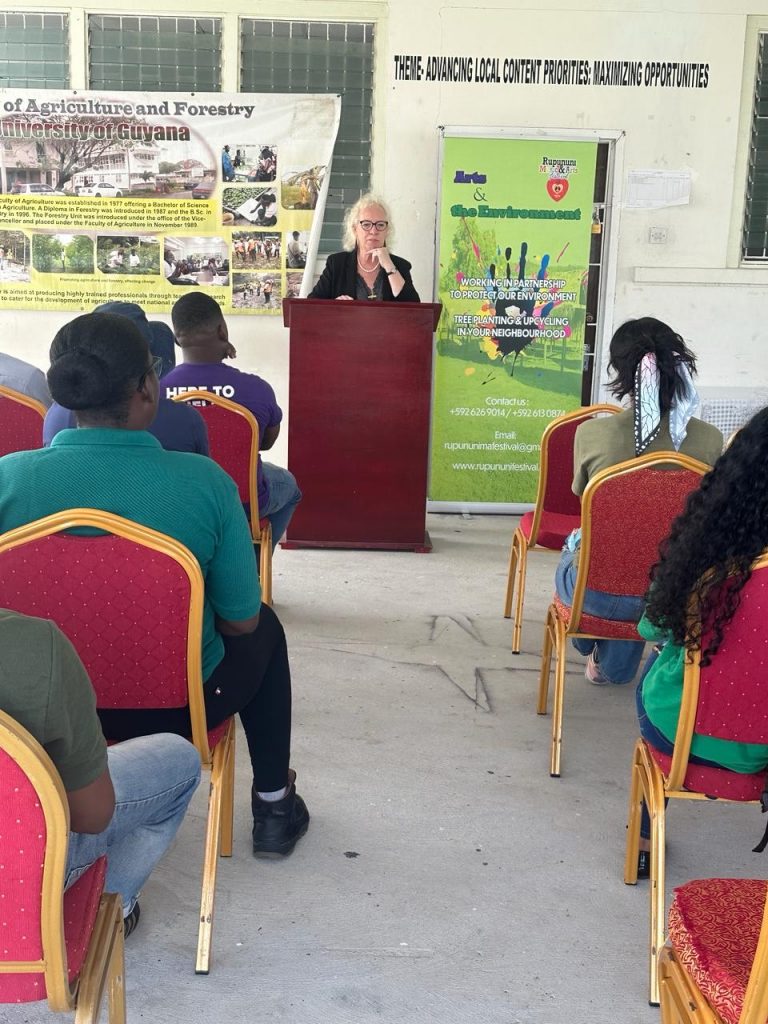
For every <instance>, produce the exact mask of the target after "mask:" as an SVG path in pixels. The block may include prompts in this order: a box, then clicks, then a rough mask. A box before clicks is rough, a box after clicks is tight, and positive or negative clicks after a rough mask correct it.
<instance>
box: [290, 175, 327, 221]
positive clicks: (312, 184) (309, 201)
mask: <svg viewBox="0 0 768 1024" xmlns="http://www.w3.org/2000/svg"><path fill="white" fill-rule="evenodd" d="M325 171H326V168H325V167H322V166H320V165H318V166H317V167H305V168H301V169H299V170H291V171H288V172H286V173H284V174H283V177H282V183H281V187H280V195H281V201H282V204H283V209H285V210H314V208H315V207H316V206H317V200H318V197H319V195H320V187H321V185H322V184H323V178H324V177H325Z"/></svg>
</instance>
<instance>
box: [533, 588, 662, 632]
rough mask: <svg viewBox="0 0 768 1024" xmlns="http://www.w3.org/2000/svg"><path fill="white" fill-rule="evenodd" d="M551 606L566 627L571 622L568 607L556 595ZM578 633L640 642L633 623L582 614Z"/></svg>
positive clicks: (569, 608) (635, 625)
mask: <svg viewBox="0 0 768 1024" xmlns="http://www.w3.org/2000/svg"><path fill="white" fill-rule="evenodd" d="M552 604H553V605H554V606H555V609H556V610H557V617H558V618H559V619H560V620H561V621H562V622H565V623H566V625H567V624H568V623H569V622H570V621H571V607H570V605H567V604H564V603H563V602H562V601H561V600H560V598H559V597H558V596H557V594H555V596H554V597H553V598H552ZM578 632H579V633H586V634H587V635H588V636H596V637H600V639H601V640H642V637H641V636H640V634H639V633H638V632H637V624H636V623H634V622H614V621H613V619H600V618H598V617H597V616H596V615H585V614H584V613H583V612H582V615H581V621H580V622H579V629H578Z"/></svg>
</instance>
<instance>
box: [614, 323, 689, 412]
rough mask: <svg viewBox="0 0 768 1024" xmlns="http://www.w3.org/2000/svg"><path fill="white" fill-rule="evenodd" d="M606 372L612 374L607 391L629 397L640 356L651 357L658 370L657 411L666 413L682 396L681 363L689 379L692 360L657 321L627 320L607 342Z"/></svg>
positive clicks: (681, 343) (675, 336) (676, 338)
mask: <svg viewBox="0 0 768 1024" xmlns="http://www.w3.org/2000/svg"><path fill="white" fill-rule="evenodd" d="M609 352H610V361H609V363H608V369H609V370H612V371H613V373H614V377H613V380H612V381H611V382H610V384H609V385H608V390H609V391H610V392H611V394H612V395H614V396H615V397H616V398H618V399H622V398H624V397H625V396H626V395H631V394H632V392H633V391H634V387H635V371H636V370H637V367H638V366H639V365H640V362H641V361H642V359H643V356H646V355H648V354H649V353H651V352H652V353H653V354H654V355H655V356H656V366H657V367H658V370H659V408H660V411H661V414H662V415H664V413H666V412H669V409H670V406H671V405H672V401H673V399H674V398H675V397H679V396H680V395H682V394H683V393H684V392H685V381H684V379H683V377H682V376H681V375H680V373H679V371H678V367H679V366H680V364H681V363H682V364H683V365H685V366H687V367H688V370H689V371H690V373H691V376H693V375H694V374H695V373H696V357H695V356H694V354H693V352H691V350H690V349H689V348H688V346H687V345H686V344H685V342H684V341H683V339H682V338H681V337H680V335H679V334H676V333H675V331H673V330H672V328H671V327H670V326H669V325H668V324H665V323H664V322H663V321H661V320H657V319H656V318H655V317H652V316H643V317H640V318H639V319H637V320H627V322H626V323H624V324H622V325H621V327H619V329H618V330H617V331H616V333H615V334H614V336H613V337H612V338H611V345H610V349H609Z"/></svg>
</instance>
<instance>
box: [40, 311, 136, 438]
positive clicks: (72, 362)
mask: <svg viewBox="0 0 768 1024" xmlns="http://www.w3.org/2000/svg"><path fill="white" fill-rule="evenodd" d="M50 358H51V366H50V369H49V370H48V387H49V389H50V392H51V396H52V397H53V399H54V401H56V402H58V403H59V405H61V406H63V407H64V408H65V409H74V410H75V411H77V412H84V413H86V414H87V418H89V419H96V420H102V421H110V422H116V423H124V422H125V421H126V420H127V418H128V404H129V402H130V398H131V395H132V393H133V391H135V389H136V387H137V386H138V383H139V381H140V379H141V378H142V376H144V375H145V374H146V372H147V366H148V364H149V358H150V353H149V345H148V344H147V340H146V338H145V337H144V335H143V334H142V332H141V330H140V329H139V328H138V327H137V326H136V324H135V323H134V322H133V321H132V320H129V319H128V317H125V316H119V315H118V314H115V313H85V314H84V315H83V316H78V317H76V318H75V319H74V320H70V322H69V323H68V324H65V325H64V326H63V327H62V328H61V330H59V331H58V332H57V333H56V335H55V337H54V339H53V341H52V343H51V351H50Z"/></svg>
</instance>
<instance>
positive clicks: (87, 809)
mask: <svg viewBox="0 0 768 1024" xmlns="http://www.w3.org/2000/svg"><path fill="white" fill-rule="evenodd" d="M45 625H46V626H47V627H48V629H49V637H50V644H51V648H50V661H49V664H50V677H49V700H48V709H47V716H46V729H45V731H46V735H45V737H44V738H43V739H44V742H43V746H44V747H45V749H46V751H47V752H48V756H49V757H50V758H51V760H52V761H53V763H54V765H55V766H56V769H57V771H58V773H59V775H60V776H61V781H62V782H63V784H64V789H65V790H66V793H67V802H68V804H69V813H70V828H71V829H72V831H73V832H85V833H98V832H103V831H104V829H105V828H106V827H107V825H108V824H109V822H110V820H111V818H112V813H113V811H114V809H115V793H114V790H113V788H112V779H111V778H110V775H109V766H108V764H107V744H106V741H105V740H104V735H103V733H102V731H101V724H100V722H99V718H98V715H97V714H96V695H95V693H94V691H93V687H92V686H91V681H90V679H89V678H88V673H87V672H86V671H85V667H84V666H83V663H82V662H81V661H80V658H79V657H78V655H77V652H76V651H75V649H74V647H73V646H72V644H71V643H70V642H69V640H68V639H67V638H66V637H65V636H64V634H63V633H62V632H61V631H60V630H59V629H57V627H56V626H55V625H54V624H53V623H52V622H47V623H46V624H45Z"/></svg>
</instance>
